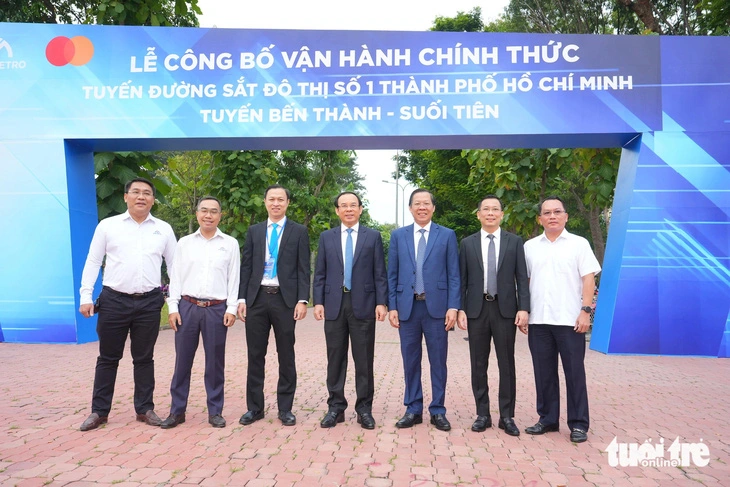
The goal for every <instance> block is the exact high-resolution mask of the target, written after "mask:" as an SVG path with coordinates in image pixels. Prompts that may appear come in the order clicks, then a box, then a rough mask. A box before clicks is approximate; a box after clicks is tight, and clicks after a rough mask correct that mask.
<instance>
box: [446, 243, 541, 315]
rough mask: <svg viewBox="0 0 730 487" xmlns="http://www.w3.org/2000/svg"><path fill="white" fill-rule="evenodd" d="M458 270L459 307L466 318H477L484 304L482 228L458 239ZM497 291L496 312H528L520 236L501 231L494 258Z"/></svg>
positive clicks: (527, 289) (528, 302)
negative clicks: (459, 275)
mask: <svg viewBox="0 0 730 487" xmlns="http://www.w3.org/2000/svg"><path fill="white" fill-rule="evenodd" d="M459 268H460V270H461V307H462V309H463V310H464V311H465V312H466V316H467V318H478V317H479V313H480V312H481V310H482V305H483V304H484V302H485V301H484V262H483V261H482V238H481V231H479V232H477V233H474V234H472V235H469V236H468V237H466V238H465V239H464V240H462V241H461V247H460V249H459ZM497 294H498V299H497V302H498V303H499V313H500V314H501V315H502V317H503V318H514V317H515V315H516V314H517V311H527V312H528V313H529V312H530V289H529V284H528V280H527V264H526V262H525V248H524V244H523V242H522V239H521V238H520V237H518V236H517V235H515V234H513V233H509V232H505V231H504V229H502V231H501V242H500V245H499V256H498V258H497Z"/></svg>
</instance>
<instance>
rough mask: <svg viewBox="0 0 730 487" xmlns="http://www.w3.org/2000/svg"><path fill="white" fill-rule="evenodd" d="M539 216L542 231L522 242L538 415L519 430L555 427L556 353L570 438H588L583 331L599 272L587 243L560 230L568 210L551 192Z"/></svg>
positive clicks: (534, 432) (557, 392)
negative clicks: (561, 375) (526, 278)
mask: <svg viewBox="0 0 730 487" xmlns="http://www.w3.org/2000/svg"><path fill="white" fill-rule="evenodd" d="M538 211H539V219H540V224H541V225H542V226H543V228H544V229H545V232H544V233H543V234H542V235H540V236H538V237H535V238H533V239H531V240H528V241H527V242H526V243H525V258H526V260H527V273H528V276H529V277H530V300H531V312H530V320H529V323H530V332H529V333H528V343H529V345H530V352H531V354H532V364H533V368H534V371H535V388H536V389H537V414H538V415H539V416H540V419H539V420H538V422H537V423H536V424H535V425H534V426H530V427H528V428H526V429H525V432H526V433H528V434H531V435H542V434H544V433H547V432H549V431H558V429H559V422H560V382H559V379H558V355H560V358H561V361H562V363H563V372H564V375H565V386H566V392H567V401H568V427H569V428H570V440H571V441H573V442H574V443H582V442H584V441H586V440H587V439H588V428H589V426H590V423H589V417H588V390H587V388H586V374H585V367H584V363H583V361H584V359H585V353H586V341H585V332H586V331H588V328H589V327H590V324H591V323H590V313H591V303H592V302H593V292H594V289H595V281H594V277H595V275H596V274H598V273H599V272H600V271H601V266H600V264H599V263H598V260H596V257H595V255H594V254H593V251H592V250H591V247H590V244H589V243H588V241H587V240H586V239H584V238H583V237H579V236H577V235H573V234H571V233H569V232H568V231H567V230H565V224H566V223H567V222H568V213H567V212H566V211H565V204H564V203H563V200H561V199H560V198H558V197H556V196H551V197H548V198H546V199H545V200H543V201H542V203H540V207H539V209H538Z"/></svg>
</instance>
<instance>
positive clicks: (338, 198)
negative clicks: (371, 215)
mask: <svg viewBox="0 0 730 487" xmlns="http://www.w3.org/2000/svg"><path fill="white" fill-rule="evenodd" d="M346 194H352V195H355V198H357V206H362V200H361V199H360V196H358V195H357V193H353V192H352V191H343V192H342V193H340V194H338V195H337V196H336V197H335V208H337V207H339V201H340V196H344V195H346Z"/></svg>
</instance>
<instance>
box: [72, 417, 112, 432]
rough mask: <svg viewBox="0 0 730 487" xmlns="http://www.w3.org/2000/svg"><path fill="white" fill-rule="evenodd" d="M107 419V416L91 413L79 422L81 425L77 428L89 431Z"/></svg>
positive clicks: (104, 422)
mask: <svg viewBox="0 0 730 487" xmlns="http://www.w3.org/2000/svg"><path fill="white" fill-rule="evenodd" d="M108 419H109V416H99V415H98V414H97V413H91V414H89V417H88V418H86V420H85V421H84V422H83V423H81V427H80V428H79V430H81V431H89V430H93V429H96V428H98V427H99V426H101V425H102V424H106V422H107V420H108Z"/></svg>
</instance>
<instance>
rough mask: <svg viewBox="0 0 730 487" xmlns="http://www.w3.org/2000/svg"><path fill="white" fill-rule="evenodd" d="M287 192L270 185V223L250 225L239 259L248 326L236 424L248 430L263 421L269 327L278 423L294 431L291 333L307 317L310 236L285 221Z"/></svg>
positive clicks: (241, 313)
mask: <svg viewBox="0 0 730 487" xmlns="http://www.w3.org/2000/svg"><path fill="white" fill-rule="evenodd" d="M289 201H290V193H289V190H288V189H286V188H284V187H283V186H280V185H278V184H277V185H273V186H269V187H268V188H267V189H266V192H265V193H264V204H265V205H266V211H267V213H268V214H269V218H268V219H267V220H266V221H264V222H260V223H257V224H255V225H252V226H251V227H250V228H249V229H248V233H247V234H246V241H245V243H244V245H243V253H242V255H241V284H240V288H239V292H238V302H239V304H238V316H239V318H241V320H243V321H245V322H246V344H247V347H248V373H247V378H246V403H247V406H248V411H247V412H246V413H245V414H244V415H243V416H241V419H240V420H239V423H241V424H242V425H249V424H251V423H253V422H255V421H258V420H260V419H263V417H264V365H265V361H266V349H267V347H268V344H269V334H270V332H271V328H272V327H273V329H274V337H275V338H276V351H277V355H278V358H279V381H278V385H277V389H276V395H277V403H278V408H279V414H278V417H279V420H280V421H281V423H282V424H283V425H284V426H293V425H295V424H296V422H297V419H296V416H294V413H292V406H293V404H294V392H295V391H296V386H297V369H296V361H295V359H294V328H295V325H296V322H297V320H301V319H304V317H305V316H307V302H308V300H309V288H310V285H309V276H310V270H309V269H310V268H309V235H308V234H307V229H306V227H304V226H303V225H300V224H298V223H295V222H293V221H291V220H289V219H288V218H286V209H287V208H288V207H289Z"/></svg>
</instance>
